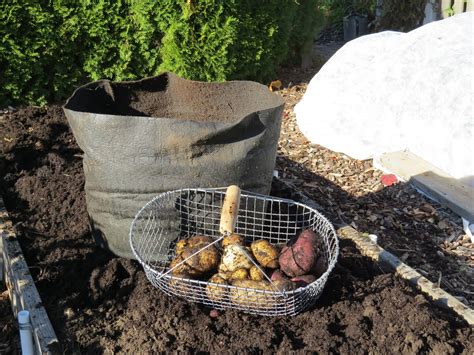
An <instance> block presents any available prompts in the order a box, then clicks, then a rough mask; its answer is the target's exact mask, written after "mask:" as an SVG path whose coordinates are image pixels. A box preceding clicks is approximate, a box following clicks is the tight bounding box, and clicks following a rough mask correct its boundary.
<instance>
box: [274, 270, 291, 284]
mask: <svg viewBox="0 0 474 355" xmlns="http://www.w3.org/2000/svg"><path fill="white" fill-rule="evenodd" d="M270 279H271V280H272V281H288V280H289V278H288V277H286V275H285V274H284V273H283V272H281V271H280V270H274V271H273V272H272V276H271V277H270Z"/></svg>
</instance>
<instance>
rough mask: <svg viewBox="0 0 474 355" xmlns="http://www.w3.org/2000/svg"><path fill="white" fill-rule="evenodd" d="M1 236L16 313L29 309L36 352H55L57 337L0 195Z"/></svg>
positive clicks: (12, 302)
mask: <svg viewBox="0 0 474 355" xmlns="http://www.w3.org/2000/svg"><path fill="white" fill-rule="evenodd" d="M0 238H1V239H2V241H3V250H2V257H3V263H4V268H3V277H4V280H5V284H6V286H7V289H8V293H9V296H10V301H11V304H12V309H13V313H14V315H15V317H16V316H17V314H18V312H19V311H21V310H27V311H29V312H30V320H31V326H32V328H33V339H34V343H35V347H36V349H35V350H36V353H39V354H57V353H59V352H60V345H59V341H58V339H57V337H56V334H55V332H54V329H53V327H52V325H51V322H50V321H49V318H48V315H47V314H46V310H45V309H44V307H43V306H42V303H41V298H40V296H39V293H38V290H37V289H36V286H35V283H34V281H33V278H32V277H31V274H30V271H29V269H28V265H27V264H26V261H25V258H24V256H23V252H22V250H21V247H20V244H19V243H18V240H17V238H16V234H15V232H14V231H13V227H12V223H11V221H10V219H9V217H8V213H7V211H6V209H5V206H4V204H3V199H2V198H1V197H0Z"/></svg>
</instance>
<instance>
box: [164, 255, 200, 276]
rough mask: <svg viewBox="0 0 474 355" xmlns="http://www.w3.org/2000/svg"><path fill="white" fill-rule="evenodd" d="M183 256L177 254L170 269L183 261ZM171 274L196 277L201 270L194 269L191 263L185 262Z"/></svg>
mask: <svg viewBox="0 0 474 355" xmlns="http://www.w3.org/2000/svg"><path fill="white" fill-rule="evenodd" d="M183 260H184V259H183V257H182V256H181V255H178V256H176V257H175V258H174V259H173V260H172V261H171V263H170V269H173V268H174V267H175V266H176V265H178V264H179V263H180V262H181V261H183ZM171 275H173V276H177V275H187V276H189V277H194V276H198V275H199V271H197V270H194V269H192V268H191V267H190V266H189V265H187V264H186V263H183V264H181V265H179V266H178V267H176V268H175V269H173V271H171Z"/></svg>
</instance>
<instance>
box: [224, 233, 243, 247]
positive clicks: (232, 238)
mask: <svg viewBox="0 0 474 355" xmlns="http://www.w3.org/2000/svg"><path fill="white" fill-rule="evenodd" d="M231 244H239V245H244V238H242V237H241V236H240V235H238V234H231V235H229V236H226V237H224V238H223V239H222V247H223V248H225V247H226V246H228V245H231Z"/></svg>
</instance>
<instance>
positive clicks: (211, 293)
mask: <svg viewBox="0 0 474 355" xmlns="http://www.w3.org/2000/svg"><path fill="white" fill-rule="evenodd" d="M209 282H210V284H208V285H207V286H206V294H207V297H209V299H210V300H211V301H214V302H221V301H222V300H223V299H224V297H225V295H226V294H227V288H225V287H220V286H216V285H212V283H214V284H222V285H227V281H226V280H225V279H224V278H222V275H220V274H215V275H213V276H212V277H211V278H210V279H209Z"/></svg>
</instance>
